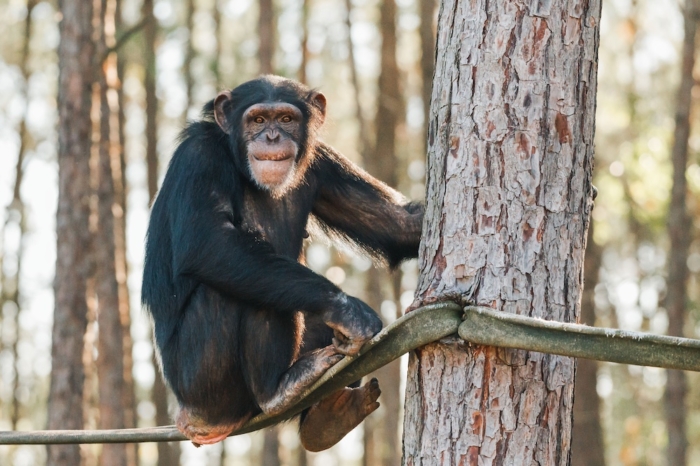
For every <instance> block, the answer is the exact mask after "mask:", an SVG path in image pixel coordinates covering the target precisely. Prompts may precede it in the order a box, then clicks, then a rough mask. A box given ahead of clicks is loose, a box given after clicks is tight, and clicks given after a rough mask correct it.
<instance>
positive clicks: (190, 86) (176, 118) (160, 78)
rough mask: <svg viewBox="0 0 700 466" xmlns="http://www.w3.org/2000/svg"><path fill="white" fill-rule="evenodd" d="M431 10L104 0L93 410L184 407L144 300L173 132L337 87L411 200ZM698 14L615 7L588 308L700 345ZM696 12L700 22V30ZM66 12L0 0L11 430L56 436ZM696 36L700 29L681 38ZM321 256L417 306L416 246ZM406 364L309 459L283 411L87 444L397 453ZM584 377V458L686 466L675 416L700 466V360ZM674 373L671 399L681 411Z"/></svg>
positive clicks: (338, 2)
mask: <svg viewBox="0 0 700 466" xmlns="http://www.w3.org/2000/svg"><path fill="white" fill-rule="evenodd" d="M437 3H438V1H437V0H187V1H175V0H96V1H95V2H94V5H95V12H96V13H95V14H96V15H97V16H98V18H97V19H96V21H95V24H98V25H99V27H98V28H96V31H97V32H96V34H95V38H94V39H95V47H96V48H97V50H98V51H99V52H100V54H98V55H97V56H103V57H104V60H103V62H102V63H101V64H100V63H97V64H96V65H95V67H96V70H97V72H98V74H99V75H100V79H98V80H96V84H95V86H94V96H93V106H92V141H93V143H92V147H91V148H90V154H91V155H90V162H91V164H90V180H91V186H90V190H91V192H92V195H91V196H90V197H89V208H90V210H89V212H90V223H89V228H88V230H87V231H84V232H78V233H79V234H82V235H84V236H85V237H86V238H87V243H86V246H85V253H86V254H90V257H91V260H92V262H93V264H95V266H94V267H92V268H91V269H90V270H88V271H87V272H86V273H87V275H86V277H87V290H86V293H87V296H88V301H87V313H86V315H87V321H86V326H85V328H86V332H85V339H84V348H83V350H82V354H78V355H77V357H78V358H82V365H83V367H84V372H85V384H84V387H83V395H82V410H83V414H82V416H78V417H81V418H80V419H77V422H78V423H79V424H81V425H82V426H84V427H85V428H109V427H130V426H139V427H146V426H155V425H165V424H171V423H172V422H171V420H170V417H169V414H168V413H169V411H168V406H169V405H170V410H171V411H170V412H171V413H172V408H173V406H172V403H173V400H172V399H170V397H169V395H168V393H167V392H166V389H165V387H164V385H163V383H162V381H161V379H160V377H159V375H158V374H157V369H156V368H155V366H154V362H153V361H154V359H153V357H154V356H153V349H152V346H151V330H150V324H149V322H148V319H147V317H146V316H145V314H144V312H143V311H142V309H141V307H140V296H139V294H140V293H139V292H140V289H139V288H140V283H141V269H142V261H143V245H144V234H145V229H146V225H147V220H148V209H149V205H150V202H151V200H152V199H153V197H154V196H155V194H156V190H157V186H158V182H159V180H160V179H161V178H162V176H163V174H164V171H165V168H166V167H167V163H168V160H169V157H170V155H171V153H172V150H173V149H174V147H175V144H176V139H177V135H178V132H179V131H180V130H181V128H182V126H183V125H184V123H185V122H186V121H187V120H188V119H194V118H197V116H198V113H199V110H200V108H201V107H202V105H203V104H204V103H205V102H206V101H208V100H210V99H212V98H213V97H214V96H215V95H216V94H217V92H218V91H219V90H221V89H224V88H232V87H235V86H236V85H238V84H240V83H242V82H244V81H247V80H249V79H251V78H254V77H255V76H257V75H258V74H260V73H275V74H280V75H283V76H286V77H290V78H295V79H298V80H300V81H303V82H305V83H307V84H309V85H310V86H312V87H316V88H318V89H320V90H322V91H323V92H324V93H325V95H326V96H327V98H328V102H329V107H328V111H329V118H328V119H327V122H326V126H325V131H324V133H323V138H324V139H325V140H326V141H327V142H329V143H330V144H332V145H333V146H335V147H336V148H337V149H339V150H340V151H341V152H343V153H344V154H345V155H347V156H348V157H350V158H351V159H353V160H354V161H355V162H357V163H358V164H360V165H362V166H364V167H365V168H366V169H367V170H368V171H370V172H371V173H372V174H374V175H375V176H377V177H379V178H380V179H382V180H384V181H385V182H387V183H389V184H391V185H393V186H395V187H397V188H398V189H399V190H400V191H402V192H403V193H404V194H406V195H407V196H409V197H411V198H413V199H421V198H423V196H424V187H423V186H424V171H425V170H424V167H425V160H424V159H425V140H426V137H425V121H424V120H425V118H424V115H425V114H426V108H427V106H428V105H429V99H430V87H431V79H432V63H433V59H434V34H435V19H436V16H437V7H438V5H437ZM687 5H691V2H688V3H687ZM684 8H685V7H684V5H682V4H680V3H679V2H678V1H676V0H654V1H652V0H606V1H605V2H604V5H603V17H602V18H603V19H602V24H601V41H600V44H601V45H600V52H599V53H600V54H599V88H598V111H597V112H598V114H597V136H596V144H597V145H596V175H595V184H596V186H597V188H598V190H599V195H598V198H597V200H596V207H595V209H594V211H593V217H594V228H593V233H592V240H591V241H589V250H588V252H587V260H586V288H587V290H588V291H587V292H586V294H585V296H584V306H583V309H584V316H582V319H583V320H584V321H585V322H586V323H589V324H597V325H601V326H608V327H620V328H623V329H629V330H641V331H650V332H654V333H666V332H667V331H671V332H673V333H683V334H684V335H685V336H687V337H693V338H698V337H700V309H699V306H698V299H700V286H699V285H700V283H699V281H698V280H699V278H700V275H699V274H700V238H698V231H697V227H698V226H700V225H698V224H697V222H695V223H694V219H696V218H700V215H699V214H700V212H699V210H700V203H698V202H697V201H696V199H697V198H698V195H699V194H700V165H698V152H699V151H700V134H699V133H698V128H699V127H698V125H697V122H698V112H697V111H691V118H690V121H691V129H690V131H689V134H686V135H685V136H683V138H685V139H687V141H688V147H689V163H688V165H687V168H686V169H685V171H684V173H685V178H684V179H685V180H686V181H687V196H686V192H685V189H684V190H683V191H681V196H680V199H681V201H680V202H676V203H675V204H676V207H678V206H679V205H681V206H682V204H683V202H682V200H683V199H684V198H685V199H686V200H687V209H688V213H689V218H690V220H688V221H687V222H686V221H675V220H674V221H670V222H669V218H670V217H669V211H670V207H671V206H672V203H671V187H672V184H673V183H672V181H673V177H672V174H673V168H672V167H673V164H672V152H673V151H672V143H673V141H674V129H675V130H676V133H677V128H676V126H675V124H674V122H675V120H676V115H677V114H679V112H680V113H682V112H683V111H686V112H687V111H689V110H688V109H692V108H693V107H691V104H693V103H695V102H696V101H697V100H698V99H700V86H698V85H697V83H696V81H695V80H697V79H698V77H700V71H699V72H697V73H695V74H694V75H693V73H692V71H693V70H692V68H693V63H694V62H693V60H692V58H693V56H694V54H695V47H694V43H695V24H694V23H695V22H696V21H698V20H699V19H698V15H697V13H695V12H694V11H695V10H692V11H690V10H688V9H687V8H686V9H685V10H684ZM684 11H685V12H686V17H687V18H688V19H689V20H690V22H691V23H692V27H688V25H686V28H685V31H686V32H685V33H684V21H683V17H684ZM60 20H61V17H60V12H59V11H58V5H57V3H56V2H55V1H37V0H0V31H2V34H0V209H1V215H0V311H1V312H0V430H11V429H15V430H35V429H43V428H46V426H47V421H48V418H49V416H48V414H47V413H48V408H47V400H48V398H49V388H50V378H51V372H52V323H53V318H54V313H53V311H54V307H55V303H54V270H55V265H56V242H57V241H56V205H57V199H58V185H59V172H58V164H57V150H58V133H57V132H58V129H57V128H58V126H57V124H58V117H57V92H58V53H59V52H58V45H59V28H58V24H59V21H60ZM688 31H689V32H688ZM684 37H689V38H690V40H687V41H686V45H685V48H684V45H683V43H684ZM688 47H690V48H688ZM684 50H685V53H684V52H683V51H684ZM688 50H689V51H690V52H689V53H690V62H688ZM684 57H685V58H684ZM688 63H690V65H688ZM100 65H101V66H100ZM684 66H685V68H684ZM688 66H690V68H688ZM684 69H685V70H686V73H685V75H686V76H687V78H688V79H689V81H687V82H688V85H689V86H690V87H691V89H692V90H691V94H692V98H691V99H686V101H682V100H678V99H677V98H676V96H677V90H678V88H679V85H680V83H681V76H682V75H683V72H682V71H683V70H684ZM693 76H695V78H693ZM681 107H682V109H680V108H681ZM679 109H680V110H679ZM676 139H677V137H676ZM682 172H683V171H682V170H681V173H682ZM681 177H682V175H681ZM671 218H673V217H671ZM681 220H683V216H681ZM686 220H687V219H686ZM105 225H107V227H106V228H105ZM110 226H111V227H110ZM673 226H676V227H678V228H681V229H682V230H683V232H684V233H685V235H686V236H687V240H688V241H689V243H688V244H689V251H688V252H687V253H685V252H684V253H683V258H684V259H685V262H684V263H682V269H683V270H682V273H681V279H680V280H677V282H678V283H681V284H682V283H686V280H685V278H682V276H683V274H686V273H687V274H689V275H688V280H687V285H688V286H687V290H686V289H683V287H681V291H680V292H679V293H680V294H678V293H674V295H673V296H676V297H678V296H680V302H681V307H680V308H681V309H684V310H685V312H684V313H681V315H675V316H674V314H673V313H670V312H667V309H670V307H669V306H670V305H669V304H668V302H669V301H668V299H667V298H668V295H669V293H668V290H669V289H670V288H671V286H672V285H674V283H671V282H669V281H668V276H669V273H670V272H669V265H670V263H671V262H672V261H670V260H669V257H670V256H669V251H670V250H671V246H672V244H674V242H675V240H674V241H671V240H670V239H669V238H670V237H672V234H673V233H672V232H671V233H669V227H673ZM90 244H92V245H93V246H94V247H92V248H91V247H89V245H90ZM306 256H307V262H308V265H309V267H311V268H312V269H314V270H315V271H317V272H318V273H321V274H324V275H325V276H326V277H328V278H329V279H330V280H331V281H333V282H335V283H337V284H339V285H341V286H342V288H343V289H344V290H345V291H347V292H348V293H350V294H352V295H355V296H358V297H361V298H363V299H365V300H366V301H367V302H368V303H369V304H370V305H371V306H372V307H373V308H374V309H376V310H377V311H378V312H380V314H381V316H382V317H383V319H384V320H385V322H387V323H389V322H391V321H393V320H394V319H396V317H397V315H400V313H401V311H402V309H404V308H405V307H406V306H407V305H408V304H410V303H411V301H412V299H413V293H414V288H415V285H416V280H417V267H416V264H415V261H411V262H408V263H405V264H404V265H403V266H402V267H401V268H400V270H398V271H396V272H394V273H389V272H388V271H386V270H377V269H375V268H372V267H371V264H370V262H369V261H368V260H367V259H365V258H362V257H357V256H353V255H352V254H350V253H348V252H345V251H338V250H336V249H333V248H328V247H327V246H326V245H324V244H318V243H313V244H309V245H307V249H306ZM69 272H70V271H65V273H69ZM673 276H677V275H673ZM57 278H59V277H57ZM60 279H62V280H63V279H65V277H60ZM678 283H675V284H678ZM586 311H588V312H586ZM669 316H671V318H669ZM110 317H111V320H110ZM669 320H671V325H670V326H669ZM674 322H675V325H676V327H677V329H676V330H674V329H673V325H674ZM670 327H671V328H670ZM73 356H74V357H76V355H75V354H74V355H73ZM55 364H56V363H55V362H54V365H55ZM403 371H404V369H403V366H402V365H401V364H400V363H399V362H396V363H395V364H392V365H389V366H387V367H385V368H383V369H382V370H381V371H379V374H378V377H379V379H380V383H381V384H382V390H383V394H382V397H381V399H380V401H381V402H382V407H381V408H380V410H379V411H378V412H377V413H375V414H373V415H372V416H370V417H369V419H368V420H367V421H366V422H365V423H364V424H363V425H362V426H361V427H359V428H357V429H356V430H355V431H353V432H352V433H351V434H350V435H348V437H346V438H345V439H344V440H343V441H342V442H341V443H340V444H339V445H337V446H336V447H334V448H333V449H331V450H329V451H326V452H322V453H318V454H307V453H305V452H304V451H303V450H302V449H300V448H299V444H298V439H297V433H296V429H297V427H296V423H289V424H286V425H282V426H278V427H277V428H274V429H268V430H267V431H265V432H256V433H254V434H247V435H243V436H239V437H232V438H229V439H228V440H226V441H225V442H223V443H220V444H218V445H215V446H212V447H204V448H200V449H195V448H194V447H193V446H192V445H191V444H189V443H186V442H182V443H179V444H160V445H156V444H141V445H138V446H136V445H127V446H115V447H109V448H110V449H111V450H110V451H109V453H105V454H104V455H102V458H101V459H100V453H101V451H102V449H101V447H100V446H83V447H81V455H82V457H83V462H84V464H86V465H96V464H107V459H106V458H107V457H109V458H123V462H122V464H129V465H136V464H140V465H156V464H157V465H159V466H165V465H175V464H178V462H179V463H180V464H183V465H204V464H207V465H229V466H230V465H258V464H263V465H279V464H284V465H290V466H291V465H324V466H326V465H343V466H345V465H347V466H350V465H369V466H374V465H395V464H399V462H400V439H401V433H400V431H401V423H402V421H401V416H402V407H401V406H402V398H403V381H402V372H403ZM578 374H579V377H578V380H577V394H576V403H577V404H576V419H575V422H576V427H575V434H574V443H575V445H574V457H573V460H574V462H573V464H574V465H578V464H589V465H603V464H607V465H611V466H612V465H647V464H648V465H668V466H677V465H680V463H679V462H677V461H676V460H675V459H674V457H673V456H669V454H667V446H668V444H669V428H668V427H671V432H673V433H672V434H671V436H670V437H671V438H672V439H675V440H677V441H679V442H681V443H684V441H683V435H685V436H686V438H687V444H688V445H689V447H688V452H687V464H700V383H698V382H700V380H699V378H698V375H697V374H687V375H686V376H685V379H687V380H683V376H674V377H676V379H677V380H676V382H677V383H676V382H674V383H667V379H668V380H669V381H670V380H672V379H673V377H667V373H666V371H664V370H662V369H656V368H646V367H645V368H643V367H636V366H621V365H615V364H593V363H588V364H584V363H581V364H580V366H579V373H578ZM679 377H680V378H679ZM684 386H686V387H687V395H685V398H684V395H683V393H684V391H683V390H684V388H683V387H684ZM667 388H668V393H669V395H668V397H670V398H671V399H672V400H675V401H676V409H669V410H668V414H667V411H665V409H664V393H665V392H666V390H667ZM683 403H685V405H683ZM679 404H680V406H681V409H680V412H679V409H678V405H679ZM66 421H68V420H66ZM68 424H69V422H66V425H68ZM684 425H685V428H683V426H684ZM667 426H668V427H667ZM598 433H601V435H602V437H601V438H602V444H601V443H600V440H601V438H598ZM679 436H680V437H679ZM576 445H580V446H579V447H577V446H576ZM596 445H598V447H596ZM577 448H578V450H577ZM46 456H47V453H46V449H45V448H44V447H41V446H0V464H3V465H5V464H7V465H39V464H44V462H45V461H46Z"/></svg>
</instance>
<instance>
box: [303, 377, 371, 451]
mask: <svg viewBox="0 0 700 466" xmlns="http://www.w3.org/2000/svg"><path fill="white" fill-rule="evenodd" d="M380 394H381V390H380V389H379V382H378V381H377V379H372V380H370V381H369V382H367V383H366V384H365V385H364V386H363V387H358V388H344V389H342V390H338V391H337V392H335V393H333V394H331V395H330V396H329V397H328V398H326V399H324V400H322V401H319V402H318V403H316V404H315V405H313V406H312V407H311V409H309V412H308V413H307V415H306V417H305V418H304V421H303V423H302V424H301V428H300V429H299V436H300V438H301V444H302V445H303V446H304V448H306V449H307V450H309V451H321V450H325V449H327V448H330V447H332V446H333V445H335V444H336V443H338V442H339V441H340V440H341V439H342V438H343V437H345V434H347V433H348V432H350V431H351V430H352V429H354V428H355V427H356V426H357V425H358V424H359V423H360V422H362V420H363V419H364V418H366V417H367V415H369V414H370V413H371V412H372V411H374V410H375V409H377V408H379V403H377V398H379V395H380Z"/></svg>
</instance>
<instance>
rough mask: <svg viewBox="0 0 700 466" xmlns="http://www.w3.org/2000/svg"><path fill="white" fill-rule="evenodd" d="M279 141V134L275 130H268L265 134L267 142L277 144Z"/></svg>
mask: <svg viewBox="0 0 700 466" xmlns="http://www.w3.org/2000/svg"><path fill="white" fill-rule="evenodd" d="M279 139H280V133H278V132H277V131H275V130H269V131H268V132H267V140H268V141H269V142H278V141H279Z"/></svg>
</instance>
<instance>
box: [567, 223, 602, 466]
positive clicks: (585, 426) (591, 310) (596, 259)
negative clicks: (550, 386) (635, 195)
mask: <svg viewBox="0 0 700 466" xmlns="http://www.w3.org/2000/svg"><path fill="white" fill-rule="evenodd" d="M602 256H603V251H602V248H601V247H600V246H598V245H597V244H595V242H594V241H593V222H591V224H590V226H589V227H588V242H587V244H586V261H585V263H584V265H583V282H584V288H583V294H582V297H581V319H580V321H581V323H582V324H586V325H595V287H596V285H597V284H598V275H599V273H600V267H601V265H602V259H603V257H602ZM597 375H598V363H597V362H596V361H593V360H590V359H579V360H578V361H577V364H576V386H575V388H574V400H576V403H575V404H574V432H573V437H574V438H573V443H572V445H571V466H605V445H604V444H603V429H602V428H601V425H600V398H598V392H597V391H596V385H597Z"/></svg>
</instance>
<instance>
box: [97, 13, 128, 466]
mask: <svg viewBox="0 0 700 466" xmlns="http://www.w3.org/2000/svg"><path fill="white" fill-rule="evenodd" d="M116 6H117V5H116V1H115V0H102V1H101V2H100V7H101V10H102V11H101V12H100V18H101V24H100V28H101V30H100V41H99V43H98V51H99V53H98V57H101V56H103V55H104V51H105V50H106V49H107V47H112V46H114V43H115V37H114V30H115V12H116ZM116 68H117V56H116V53H111V54H109V56H108V57H107V59H106V60H105V63H104V64H103V66H102V73H101V75H100V82H99V101H100V121H99V133H100V142H99V148H98V158H99V163H98V165H97V173H96V180H97V183H96V184H95V186H96V194H97V219H98V220H97V231H96V235H95V242H96V243H95V244H96V245H99V247H97V248H96V249H95V259H96V280H95V281H96V292H97V300H98V311H97V323H98V326H99V336H98V358H97V377H98V387H99V390H98V392H99V412H100V423H99V425H100V428H101V429H123V428H124V427H126V423H125V412H126V411H127V406H126V405H125V403H124V402H125V401H126V395H125V390H126V386H125V385H126V384H125V381H124V335H123V333H124V332H123V327H122V322H121V316H120V299H119V283H118V281H117V263H116V258H117V251H116V232H117V224H116V219H115V212H116V211H117V208H118V200H117V199H118V197H117V194H116V190H115V182H114V174H115V171H116V172H117V173H119V174H121V166H120V165H121V161H120V157H119V151H120V147H119V112H118V108H117V106H118V102H117V93H116V84H117V83H116V82H115V81H116V74H117V69H116ZM100 464H101V465H102V466H126V465H127V464H128V463H127V453H126V444H106V445H104V446H103V447H102V453H101V455H100Z"/></svg>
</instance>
